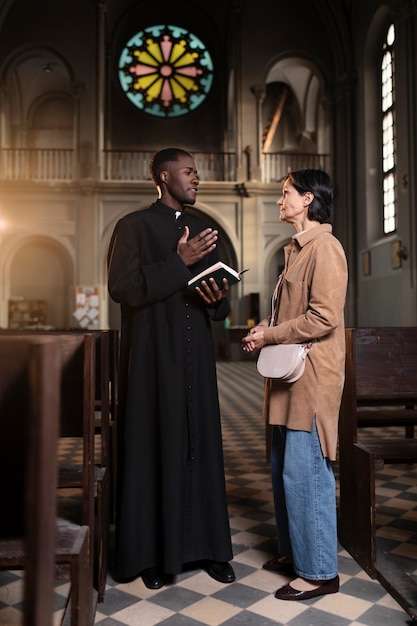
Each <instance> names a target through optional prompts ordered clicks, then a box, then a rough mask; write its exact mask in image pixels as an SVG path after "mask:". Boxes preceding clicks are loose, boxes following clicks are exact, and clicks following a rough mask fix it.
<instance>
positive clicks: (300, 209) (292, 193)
mask: <svg viewBox="0 0 417 626" xmlns="http://www.w3.org/2000/svg"><path fill="white" fill-rule="evenodd" d="M308 195H309V194H308V193H307V194H304V195H302V196H301V195H300V194H299V193H298V191H297V190H296V188H295V187H293V185H292V184H291V183H290V182H289V181H286V182H285V183H284V187H283V189H282V195H281V197H280V198H278V200H277V205H278V206H279V218H280V220H281V222H287V223H288V224H297V223H301V222H303V221H304V219H305V217H306V215H307V212H308V206H309V204H310V202H311V199H310V198H308V197H307V196H308Z"/></svg>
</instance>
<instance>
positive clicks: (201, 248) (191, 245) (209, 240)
mask: <svg viewBox="0 0 417 626" xmlns="http://www.w3.org/2000/svg"><path fill="white" fill-rule="evenodd" d="M189 234H190V229H189V228H188V226H185V227H184V233H183V235H182V237H181V239H179V241H178V246H177V253H178V255H179V256H180V257H181V259H182V260H183V261H184V263H185V265H187V267H188V266H190V265H194V263H197V261H200V259H202V258H203V257H205V256H206V255H207V254H208V253H209V252H212V251H213V250H214V248H215V247H216V241H217V239H218V234H219V233H218V231H217V230H213V229H212V228H206V229H205V230H202V231H201V232H200V233H199V234H198V235H196V236H195V237H193V238H192V239H188V237H189Z"/></svg>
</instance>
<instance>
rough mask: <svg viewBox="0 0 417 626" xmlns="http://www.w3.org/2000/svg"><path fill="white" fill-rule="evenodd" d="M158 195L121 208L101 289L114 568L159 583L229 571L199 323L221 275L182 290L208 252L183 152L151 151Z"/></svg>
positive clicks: (220, 301)
mask: <svg viewBox="0 0 417 626" xmlns="http://www.w3.org/2000/svg"><path fill="white" fill-rule="evenodd" d="M150 173H151V176H152V179H153V181H154V183H155V184H156V186H157V189H158V193H159V198H158V200H156V202H154V203H153V204H152V205H151V206H150V207H149V208H147V209H145V210H139V211H135V212H134V213H131V214H129V215H126V216H125V217H123V218H122V219H121V220H120V221H119V222H118V224H117V225H116V228H115V230H114V233H113V237H112V240H111V243H110V248H109V256H108V263H109V292H110V295H111V297H112V298H113V300H115V301H116V302H119V303H120V304H121V317H122V328H121V350H120V381H121V384H120V416H119V427H118V433H119V434H118V437H119V442H120V445H119V452H118V458H119V463H118V504H117V516H116V571H117V576H118V578H119V579H131V578H134V577H136V576H139V575H141V576H142V579H143V581H144V583H145V585H146V586H147V587H149V588H151V589H159V588H160V587H162V586H163V585H164V584H165V582H166V581H167V577H168V576H169V575H175V574H178V573H180V572H181V571H182V570H183V566H184V565H185V564H188V567H193V566H194V565H193V564H195V566H199V567H202V568H204V569H206V571H207V572H208V573H209V574H210V576H212V577H213V578H215V579H216V580H218V581H220V582H222V583H230V582H233V581H234V580H235V575H234V572H233V569H232V567H231V565H230V563H229V562H228V561H229V560H230V559H231V558H232V557H233V555H232V548H231V539H230V528H229V520H228V513H227V503H226V491H225V480H224V467H223V450H222V439H221V427H220V412H219V403H218V392H217V379H216V364H215V350H214V342H213V337H212V332H211V326H210V320H224V319H225V318H226V317H227V315H228V313H229V303H228V300H227V297H226V294H227V290H228V284H227V281H225V282H224V285H223V288H222V289H219V288H218V287H217V285H216V284H215V283H212V282H211V281H209V284H207V283H206V284H205V285H204V286H203V289H202V290H195V291H193V292H190V291H189V290H187V283H188V281H189V279H190V278H192V277H193V276H195V275H196V274H198V273H200V272H201V271H203V270H204V269H205V268H206V267H209V266H210V265H211V264H213V263H214V262H216V261H217V260H218V254H217V250H216V240H217V236H218V232H217V231H216V230H213V229H211V228H205V226H204V225H202V224H201V223H200V222H199V221H198V220H196V219H195V218H193V217H191V216H189V215H187V209H186V207H185V205H193V204H194V203H195V201H196V197H197V190H198V184H199V178H198V175H197V171H196V168H195V164H194V160H193V158H192V156H191V155H190V154H189V153H188V152H185V151H184V150H180V149H178V148H168V149H166V150H161V151H159V152H157V153H156V154H155V155H154V157H153V159H152V160H151V164H150Z"/></svg>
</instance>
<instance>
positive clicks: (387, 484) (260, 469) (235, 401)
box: [0, 361, 417, 626]
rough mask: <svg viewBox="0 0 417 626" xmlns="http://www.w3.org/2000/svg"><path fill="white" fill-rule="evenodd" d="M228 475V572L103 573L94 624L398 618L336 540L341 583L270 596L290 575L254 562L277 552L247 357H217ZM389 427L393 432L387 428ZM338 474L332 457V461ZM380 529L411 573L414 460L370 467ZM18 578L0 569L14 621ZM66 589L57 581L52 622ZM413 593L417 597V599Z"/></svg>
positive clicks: (368, 623) (373, 623)
mask: <svg viewBox="0 0 417 626" xmlns="http://www.w3.org/2000/svg"><path fill="white" fill-rule="evenodd" d="M218 380H219V395H220V403H221V413H222V424H223V438H224V455H225V468H226V484H227V492H228V502H229V515H230V525H231V531H232V540H233V548H234V560H233V567H234V569H235V572H236V579H237V580H236V582H235V583H232V584H230V585H222V584H220V583H218V582H216V581H215V580H213V579H212V578H210V577H209V576H208V575H207V573H206V572H204V571H202V570H199V569H197V570H191V571H186V572H184V573H183V574H181V575H180V576H177V577H176V578H175V580H173V581H172V582H171V583H170V584H169V585H167V586H165V587H163V588H162V589H160V590H158V591H150V590H149V589H147V588H146V587H145V585H144V584H143V582H142V580H141V579H140V578H138V579H136V580H134V581H133V582H130V583H128V584H118V583H116V582H115V581H113V579H112V577H111V575H109V576H108V584H107V590H106V596H105V600H104V603H102V604H99V605H98V606H97V612H96V620H95V623H96V624H97V625H100V626H154V625H165V626H220V625H222V626H238V625H243V624H245V625H248V626H269V625H273V624H275V625H276V624H279V625H281V626H382V625H387V626H388V625H389V626H406V625H410V624H414V623H415V622H413V621H412V620H411V618H410V617H409V616H408V614H407V613H406V612H405V611H404V610H403V609H402V608H401V606H399V604H397V602H396V601H395V600H394V599H393V598H392V597H391V596H390V595H389V594H388V593H387V592H386V591H385V589H384V588H383V587H382V586H381V585H380V583H379V582H377V581H375V580H371V579H370V578H369V576H368V575H367V574H366V573H365V572H364V571H363V570H362V569H361V568H360V567H359V565H358V564H357V563H356V561H354V560H353V559H352V558H351V557H350V555H349V554H348V553H347V552H346V551H345V550H344V549H343V548H342V547H341V546H340V549H339V569H340V581H341V587H340V592H339V593H337V594H333V595H327V596H322V597H320V598H314V599H311V600H307V601H305V602H284V601H280V600H276V599H275V598H274V593H275V591H276V589H277V588H278V587H280V586H282V585H283V584H285V583H286V582H287V581H288V579H286V578H285V577H283V576H281V575H278V574H275V573H273V572H267V571H265V570H263V569H262V563H263V562H264V561H265V560H267V559H268V558H271V557H272V556H274V555H275V553H276V549H277V547H276V541H275V529H274V513H273V504H272V494H271V484H270V477H269V467H268V465H267V463H266V460H265V436H264V425H263V423H262V417H261V414H262V396H263V381H262V379H261V378H260V377H259V375H258V374H257V372H256V368H255V364H254V363H253V362H252V361H233V362H226V361H221V362H219V363H218ZM390 434H392V433H390ZM335 473H336V476H337V463H335ZM377 489H378V493H377V499H378V536H379V538H380V541H381V542H383V544H384V549H385V550H386V551H387V552H389V553H390V557H392V558H393V559H394V560H395V562H396V564H397V565H398V566H400V567H401V568H403V569H404V570H405V571H406V572H407V573H408V574H409V576H410V577H412V578H413V579H414V580H416V581H417V498H416V496H417V468H415V467H414V466H386V467H385V468H384V469H383V471H380V472H379V473H378V482H377ZM21 592H22V579H21V574H20V573H19V572H16V571H13V572H11V571H8V572H0V626H5V625H6V624H7V625H9V624H18V623H22V612H21V609H22V602H21ZM67 595H68V583H67V581H66V580H65V578H64V579H62V580H58V581H57V586H56V611H57V613H56V623H57V624H58V623H60V622H59V620H60V616H61V615H62V612H63V608H64V606H65V602H66V598H67ZM416 601H417V599H416Z"/></svg>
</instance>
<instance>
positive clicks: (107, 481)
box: [0, 329, 116, 602]
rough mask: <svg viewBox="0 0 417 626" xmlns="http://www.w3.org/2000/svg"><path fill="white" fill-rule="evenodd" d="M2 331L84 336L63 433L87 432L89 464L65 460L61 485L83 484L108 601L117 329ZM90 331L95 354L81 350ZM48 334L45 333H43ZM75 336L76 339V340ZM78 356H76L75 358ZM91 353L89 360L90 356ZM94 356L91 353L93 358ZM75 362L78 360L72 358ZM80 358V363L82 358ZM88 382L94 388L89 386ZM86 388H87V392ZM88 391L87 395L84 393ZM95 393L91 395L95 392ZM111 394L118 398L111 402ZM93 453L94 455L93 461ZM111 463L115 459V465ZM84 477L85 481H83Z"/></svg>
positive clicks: (68, 385) (100, 597)
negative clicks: (89, 477)
mask: <svg viewBox="0 0 417 626" xmlns="http://www.w3.org/2000/svg"><path fill="white" fill-rule="evenodd" d="M1 336H19V337H26V338H32V339H35V338H39V340H41V341H42V340H43V341H47V342H48V341H50V340H51V338H52V339H53V338H55V339H60V338H61V337H63V338H64V345H65V337H67V336H69V337H74V336H78V337H79V339H76V340H75V342H76V344H77V345H78V347H79V349H78V356H77V355H76V354H75V352H76V351H77V348H76V347H75V344H74V342H72V343H73V345H74V350H73V351H71V350H70V354H68V357H69V359H70V361H69V362H68V364H67V366H66V370H65V371H66V376H65V377H64V378H63V379H62V384H63V397H64V399H63V406H65V410H63V412H62V421H61V437H62V436H65V437H80V436H83V437H84V455H83V458H84V467H83V468H82V467H81V466H80V465H74V464H73V463H67V464H66V465H65V466H62V467H61V469H60V472H59V485H60V486H61V487H64V488H73V487H83V519H84V523H85V524H87V525H88V526H91V525H92V527H93V528H94V533H93V539H94V543H95V572H94V574H95V584H96V588H97V591H98V594H97V601H98V602H103V601H104V595H105V589H106V578H107V569H108V568H107V563H108V551H109V526H110V498H112V499H113V498H114V496H113V494H112V493H111V487H112V486H113V479H112V478H111V471H112V470H113V468H114V455H113V453H112V450H113V447H114V446H113V444H112V442H111V440H110V429H111V431H112V434H113V432H114V431H115V428H113V426H112V425H113V422H114V420H115V409H114V404H115V399H114V394H115V392H114V389H115V387H116V384H115V383H114V380H113V379H114V378H115V367H116V365H115V364H114V360H113V350H114V343H115V341H116V338H115V336H114V332H113V331H105V330H103V331H101V330H99V331H84V330H81V329H80V330H59V331H58V330H52V331H44V330H40V331H38V330H36V331H33V330H32V331H29V330H22V331H19V330H7V329H6V330H2V331H0V337H1ZM85 336H89V337H90V339H88V340H87V341H88V342H90V343H91V347H89V346H87V347H85V346H84V349H87V350H89V356H88V357H87V356H86V355H85V354H84V357H83V356H82V355H81V350H82V344H83V338H84V337H85ZM42 338H44V339H42ZM70 341H71V340H70ZM83 358H84V360H85V361H86V362H85V363H84V367H85V368H87V369H88V370H90V369H91V368H93V369H94V372H93V373H92V374H91V373H90V374H88V373H87V372H85V374H84V375H83V374H82V367H83V365H82V362H81V361H80V359H83ZM71 359H72V361H71ZM86 359H87V360H86ZM88 359H90V360H89V361H88ZM71 363H72V364H71ZM76 363H78V365H77V364H76ZM72 376H75V377H76V378H77V379H80V380H79V382H80V384H82V382H83V381H85V385H84V384H83V385H82V386H79V387H78V388H77V389H76V390H75V393H72V379H71V377H72ZM87 383H88V388H87V386H86V385H87ZM83 388H84V392H83ZM83 393H84V396H83ZM92 393H93V394H94V396H91V394H92ZM110 398H111V400H112V403H111V404H110ZM85 413H87V414H90V416H91V420H92V421H91V422H89V421H88V422H87V423H86V425H85V427H84V426H83V424H82V416H83V414H85ZM95 432H97V433H99V434H100V451H101V454H100V459H95V463H93V464H91V463H90V457H91V455H92V454H93V455H94V450H95V446H94V433H95ZM87 459H88V461H87ZM110 465H113V467H112V468H111V467H110ZM91 471H92V472H93V474H94V476H93V481H94V497H95V500H96V507H95V508H96V512H97V514H96V516H93V515H92V511H91V503H90V494H89V492H88V490H87V489H86V484H88V481H87V483H86V482H85V480H84V477H85V478H86V477H87V474H88V473H90V475H91ZM83 480H84V482H83Z"/></svg>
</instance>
